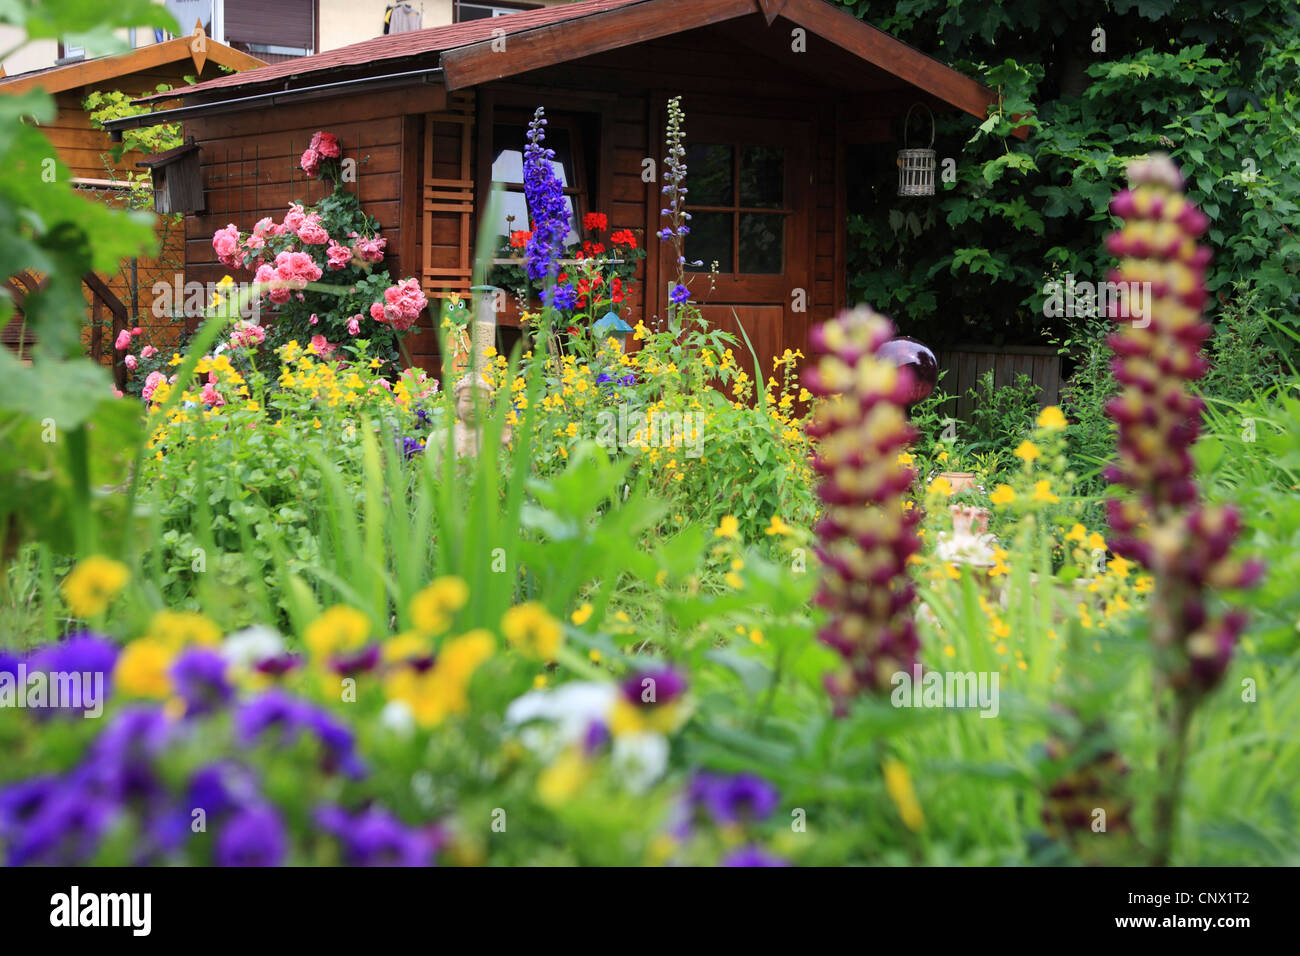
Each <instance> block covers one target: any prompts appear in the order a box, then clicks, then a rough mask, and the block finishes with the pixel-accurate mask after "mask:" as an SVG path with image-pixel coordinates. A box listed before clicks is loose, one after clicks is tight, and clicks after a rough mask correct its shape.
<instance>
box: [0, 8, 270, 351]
mask: <svg viewBox="0 0 1300 956" xmlns="http://www.w3.org/2000/svg"><path fill="white" fill-rule="evenodd" d="M264 65H265V62H264V61H263V60H259V59H257V58H256V57H253V56H250V55H249V54H247V53H243V52H241V51H239V50H235V49H232V48H231V47H228V46H226V45H225V44H222V43H217V42H216V41H214V40H211V39H209V38H208V37H207V36H206V35H205V34H204V32H203V28H202V27H201V26H196V27H195V30H194V32H193V33H192V34H190V35H188V36H181V37H176V38H175V39H172V40H166V41H163V42H161V43H154V44H150V45H148V46H142V47H137V48H136V49H134V50H131V51H130V52H128V53H123V54H120V55H117V56H106V57H98V58H95V59H90V60H81V61H78V62H75V63H67V64H64V65H62V66H54V67H50V68H49V69H44V70H33V71H31V72H28V73H20V74H16V75H14V76H5V77H0V95H10V96H17V95H20V94H23V93H26V92H28V91H30V90H33V89H44V90H45V91H46V92H47V93H49V94H50V95H51V96H53V98H54V101H55V106H56V107H57V113H56V115H55V118H54V120H53V122H51V123H49V124H47V125H44V126H42V127H41V131H42V132H43V133H44V134H45V136H46V138H48V139H49V141H50V145H51V146H52V147H53V149H54V152H55V154H56V155H57V156H58V158H59V160H60V161H61V162H62V163H63V164H64V165H65V166H66V167H67V168H68V172H69V173H70V174H71V176H72V182H73V184H74V185H75V186H77V187H78V188H80V189H82V190H83V191H85V192H86V194H87V196H88V198H89V199H90V200H91V201H103V202H110V203H116V202H119V201H120V199H121V194H122V191H123V190H124V189H126V188H127V186H128V184H127V182H126V180H127V174H128V173H130V172H132V171H133V170H134V169H135V167H136V164H137V163H138V162H139V161H140V160H142V159H143V158H144V157H143V156H142V155H141V154H140V153H139V152H129V151H128V152H126V153H124V154H123V155H122V157H121V158H120V159H119V160H117V161H114V160H113V158H112V155H111V151H112V146H113V144H112V143H111V142H110V137H109V134H108V133H107V132H106V131H104V130H102V129H99V128H98V127H96V126H95V125H94V124H93V123H92V122H91V119H90V115H89V114H88V113H87V111H86V109H85V108H84V106H83V103H84V102H85V99H86V97H87V96H88V95H90V94H91V93H93V92H109V91H120V92H123V93H126V94H128V95H131V96H141V95H144V94H151V93H154V92H156V91H157V89H158V87H159V86H160V85H163V84H165V85H167V86H169V87H181V86H185V85H186V77H195V78H197V79H199V80H203V79H204V78H209V79H210V78H213V77H216V76H219V75H221V74H222V70H223V69H225V70H247V69H251V68H254V67H259V66H264ZM165 95H166V96H168V97H171V98H172V100H173V101H174V100H175V94H174V93H167V94H165ZM156 228H157V232H158V238H159V246H160V249H159V252H158V255H157V256H156V257H154V258H152V259H149V260H140V261H139V262H137V263H136V270H135V274H136V282H135V285H136V287H137V288H138V289H140V290H143V294H142V295H141V296H138V297H134V298H138V299H140V301H133V296H132V295H131V285H132V283H131V282H130V281H129V267H127V266H126V265H125V264H124V269H123V270H122V271H120V272H119V273H117V274H114V275H104V276H95V275H89V276H86V277H85V279H84V286H85V291H86V300H87V307H88V311H89V312H90V316H91V323H90V328H89V329H88V331H87V338H88V341H87V346H88V347H89V348H90V350H91V352H92V353H93V354H95V355H96V357H99V356H101V355H105V356H107V355H108V354H109V353H111V352H112V348H111V344H109V345H107V346H106V342H107V343H111V342H112V340H113V337H114V335H115V333H116V330H117V329H119V328H120V327H121V326H122V325H124V324H134V323H135V321H136V320H137V319H139V320H140V321H142V322H143V324H146V325H148V324H150V323H149V321H148V318H149V315H150V308H149V306H150V304H151V296H150V295H149V290H150V289H151V288H152V286H153V284H154V282H155V281H158V280H160V279H161V280H165V281H167V282H172V281H174V274H175V273H177V272H183V270H184V265H185V250H184V246H183V238H182V236H183V233H182V230H181V228H180V227H179V224H173V223H169V222H168V221H167V220H163V219H160V220H159V222H158V225H157V227H156ZM39 283H40V279H39V277H38V276H31V275H26V274H24V275H20V276H14V277H11V278H10V279H9V280H8V282H7V284H8V287H9V290H10V293H11V294H12V295H13V296H14V299H15V301H16V303H17V305H18V309H19V311H20V312H21V309H22V300H23V298H25V296H26V295H27V294H29V293H30V292H32V291H34V290H35V289H36V288H37V287H38V286H39ZM21 324H22V322H21V315H19V316H16V317H15V319H14V320H13V321H12V322H10V323H9V326H8V327H7V328H6V329H5V330H4V332H3V338H4V340H5V342H6V344H17V341H18V340H20V339H22V338H24V337H25V333H24V332H23V331H22V330H21ZM10 339H12V340H14V341H13V342H12V343H10ZM154 341H155V342H157V341H159V337H158V336H155V337H154ZM113 358H120V356H118V355H114V356H113ZM118 371H119V376H120V374H121V370H120V369H119V370H118Z"/></svg>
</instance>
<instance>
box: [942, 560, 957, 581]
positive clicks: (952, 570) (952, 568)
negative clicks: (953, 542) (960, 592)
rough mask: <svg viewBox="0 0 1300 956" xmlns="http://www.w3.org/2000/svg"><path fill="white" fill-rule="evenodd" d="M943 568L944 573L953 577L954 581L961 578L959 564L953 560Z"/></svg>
mask: <svg viewBox="0 0 1300 956" xmlns="http://www.w3.org/2000/svg"><path fill="white" fill-rule="evenodd" d="M943 570H944V573H945V574H947V575H948V577H950V578H952V579H953V580H954V581H960V580H961V571H959V570H958V569H957V565H955V564H953V563H952V562H951V561H949V562H947V563H946V564H945V565H944V566H943Z"/></svg>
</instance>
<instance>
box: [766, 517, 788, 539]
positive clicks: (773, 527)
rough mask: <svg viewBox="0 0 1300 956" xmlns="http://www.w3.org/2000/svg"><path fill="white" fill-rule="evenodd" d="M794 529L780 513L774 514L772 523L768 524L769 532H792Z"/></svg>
mask: <svg viewBox="0 0 1300 956" xmlns="http://www.w3.org/2000/svg"><path fill="white" fill-rule="evenodd" d="M793 530H794V529H792V528H791V527H790V526H789V525H788V524H786V523H785V522H784V521H782V520H781V516H780V515H772V523H771V524H770V525H768V526H767V531H766V533H767V534H770V535H771V534H792V533H793Z"/></svg>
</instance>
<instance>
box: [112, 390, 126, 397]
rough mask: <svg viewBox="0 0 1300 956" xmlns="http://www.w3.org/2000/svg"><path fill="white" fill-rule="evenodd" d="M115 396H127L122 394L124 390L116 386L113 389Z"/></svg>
mask: <svg viewBox="0 0 1300 956" xmlns="http://www.w3.org/2000/svg"><path fill="white" fill-rule="evenodd" d="M113 397H114V398H125V397H126V396H125V395H123V394H122V390H121V389H120V388H115V389H113Z"/></svg>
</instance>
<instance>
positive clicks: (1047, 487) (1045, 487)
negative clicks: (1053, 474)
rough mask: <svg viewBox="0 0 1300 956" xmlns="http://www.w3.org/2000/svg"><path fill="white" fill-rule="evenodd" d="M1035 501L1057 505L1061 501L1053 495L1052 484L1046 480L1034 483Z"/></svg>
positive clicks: (1042, 479)
mask: <svg viewBox="0 0 1300 956" xmlns="http://www.w3.org/2000/svg"><path fill="white" fill-rule="evenodd" d="M1034 500H1035V501H1046V502H1049V503H1053V504H1054V503H1055V502H1058V501H1060V500H1061V499H1060V498H1058V497H1056V495H1054V494H1052V483H1051V482H1050V481H1048V480H1047V479H1046V478H1041V479H1039V480H1038V481H1035V482H1034Z"/></svg>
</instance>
